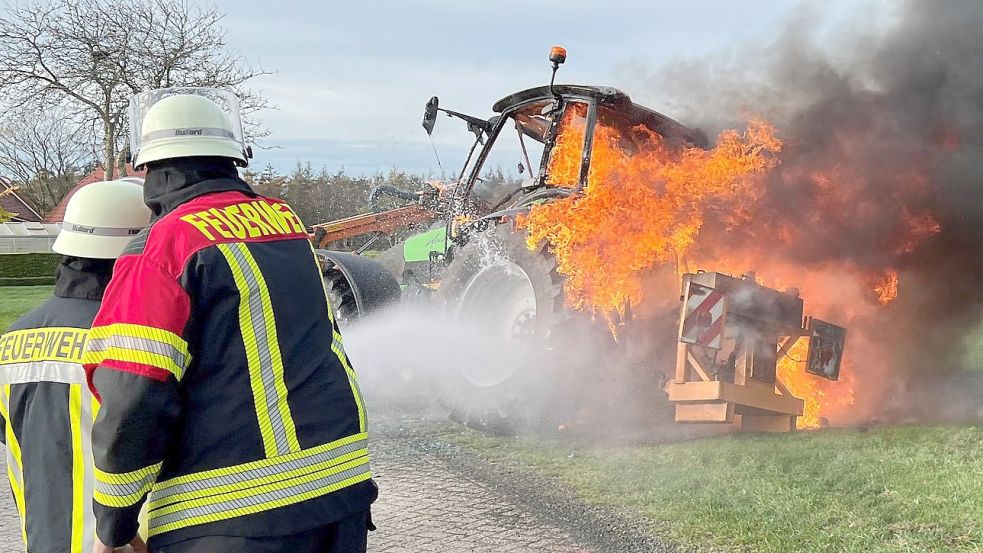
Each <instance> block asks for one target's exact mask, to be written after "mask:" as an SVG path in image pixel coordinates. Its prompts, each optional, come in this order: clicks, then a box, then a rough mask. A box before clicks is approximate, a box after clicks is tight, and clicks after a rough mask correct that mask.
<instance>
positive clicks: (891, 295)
mask: <svg viewBox="0 0 983 553" xmlns="http://www.w3.org/2000/svg"><path fill="white" fill-rule="evenodd" d="M874 293H875V294H877V301H878V302H880V304H881V305H887V304H889V303H891V302H892V301H894V300H895V298H897V297H898V273H897V271H894V270H889V271H887V272H886V273H885V274H884V278H883V279H881V281H880V282H879V283H877V285H875V286H874Z"/></svg>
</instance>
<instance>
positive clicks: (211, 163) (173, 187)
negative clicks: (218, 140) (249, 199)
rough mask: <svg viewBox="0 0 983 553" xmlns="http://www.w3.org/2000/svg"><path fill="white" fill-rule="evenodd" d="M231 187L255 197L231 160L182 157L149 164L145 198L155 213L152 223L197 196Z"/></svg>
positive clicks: (145, 180) (144, 185) (144, 188)
mask: <svg viewBox="0 0 983 553" xmlns="http://www.w3.org/2000/svg"><path fill="white" fill-rule="evenodd" d="M231 190H235V191H238V192H242V193H243V194H246V195H248V196H256V193H255V192H253V190H252V188H250V187H249V185H248V184H246V182H245V181H243V180H242V179H241V178H239V172H238V171H237V170H236V167H235V164H234V163H233V162H232V160H229V159H225V158H220V157H183V158H175V159H167V160H164V161H161V162H152V163H150V164H148V171H147V177H146V179H144V183H143V199H144V202H145V203H146V204H147V207H149V208H150V211H151V212H152V213H153V217H152V219H151V222H153V221H157V220H158V219H160V218H161V217H163V216H164V215H167V214H168V213H170V212H171V211H174V210H175V209H177V207H178V206H180V205H181V204H183V203H186V202H188V201H190V200H192V199H194V198H197V197H198V196H203V195H205V194H212V193H215V192H228V191H231Z"/></svg>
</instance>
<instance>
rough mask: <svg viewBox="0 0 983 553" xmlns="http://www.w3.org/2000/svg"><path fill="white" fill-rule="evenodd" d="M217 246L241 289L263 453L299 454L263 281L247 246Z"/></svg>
mask: <svg viewBox="0 0 983 553" xmlns="http://www.w3.org/2000/svg"><path fill="white" fill-rule="evenodd" d="M217 247H218V249H219V251H221V252H222V255H223V256H224V257H225V260H226V261H227V262H228V264H229V268H230V269H231V270H232V278H233V280H234V281H235V284H236V288H237V289H238V290H239V326H240V329H241V331H242V341H243V344H244V346H245V350H246V365H247V368H248V370H249V380H250V387H251V388H252V392H253V403H254V405H255V408H256V418H257V421H258V423H259V429H260V435H261V436H262V439H263V450H264V451H265V453H266V456H267V457H275V456H277V455H283V454H286V453H290V452H295V451H299V450H300V442H299V441H298V440H297V430H296V428H295V426H294V421H293V417H292V415H291V414H290V407H289V405H288V403H287V386H286V382H285V380H284V374H283V357H282V356H281V354H280V343H279V339H278V338H277V333H276V321H275V319H274V316H273V303H272V300H271V298H270V291H269V288H268V287H267V285H266V279H264V278H263V274H262V272H261V271H260V269H259V266H258V265H257V264H256V260H255V258H253V255H252V253H250V251H249V248H248V247H247V246H246V245H245V244H242V243H234V244H219V245H218V246H217ZM269 383H271V384H272V386H271V385H270V384H269Z"/></svg>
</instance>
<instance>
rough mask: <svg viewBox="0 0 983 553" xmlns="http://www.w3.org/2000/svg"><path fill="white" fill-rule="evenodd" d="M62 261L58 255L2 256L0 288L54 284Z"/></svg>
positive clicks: (13, 254) (12, 254)
mask: <svg viewBox="0 0 983 553" xmlns="http://www.w3.org/2000/svg"><path fill="white" fill-rule="evenodd" d="M61 259H62V257H61V255H59V254H57V253H6V254H0V286H33V285H36V284H54V283H55V269H56V268H57V267H58V263H60V262H61Z"/></svg>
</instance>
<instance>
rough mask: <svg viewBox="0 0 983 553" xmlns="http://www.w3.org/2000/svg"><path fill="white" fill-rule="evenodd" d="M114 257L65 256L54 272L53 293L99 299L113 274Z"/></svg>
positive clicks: (67, 296)
mask: <svg viewBox="0 0 983 553" xmlns="http://www.w3.org/2000/svg"><path fill="white" fill-rule="evenodd" d="M115 263H116V260H115V259H89V258H84V257H71V256H66V257H65V258H64V259H62V261H61V264H59V265H58V271H57V273H55V295H56V296H58V297H59V298H78V299H83V300H94V301H101V300H102V294H103V292H105V291H106V285H108V284H109V279H110V278H112V276H113V265H114V264H115Z"/></svg>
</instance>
